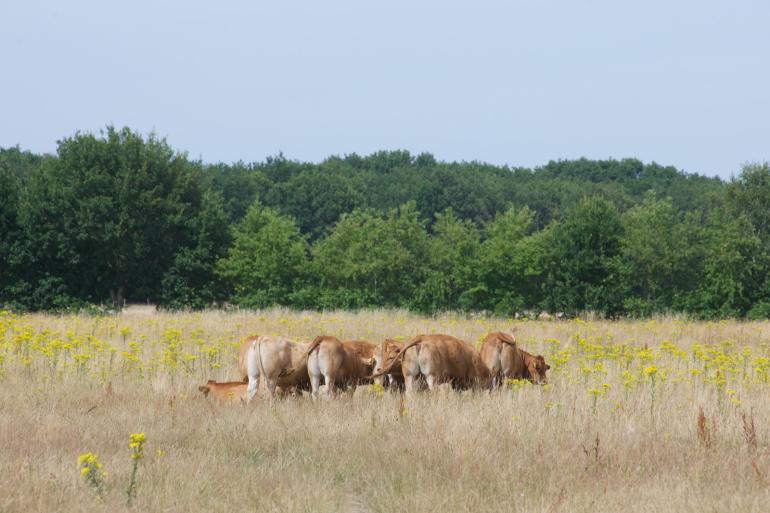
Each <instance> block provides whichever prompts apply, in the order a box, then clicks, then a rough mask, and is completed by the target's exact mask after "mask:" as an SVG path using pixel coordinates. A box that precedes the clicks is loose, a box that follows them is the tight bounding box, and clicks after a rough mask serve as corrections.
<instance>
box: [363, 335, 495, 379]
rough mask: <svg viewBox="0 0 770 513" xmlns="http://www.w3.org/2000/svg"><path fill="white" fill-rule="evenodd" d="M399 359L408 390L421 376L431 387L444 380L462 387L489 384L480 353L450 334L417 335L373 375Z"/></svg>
mask: <svg viewBox="0 0 770 513" xmlns="http://www.w3.org/2000/svg"><path fill="white" fill-rule="evenodd" d="M399 361H400V363H401V372H402V373H403V375H404V385H405V387H406V391H407V392H411V391H412V390H413V389H414V387H415V385H416V382H417V379H418V378H419V377H420V376H421V375H422V376H424V377H425V381H426V382H427V384H428V388H429V389H430V390H435V389H436V387H437V386H438V385H440V384H441V383H445V382H449V383H451V384H452V386H454V387H455V388H460V389H464V388H469V387H482V388H484V387H488V386H489V382H490V377H491V375H490V373H489V369H487V367H486V365H484V362H483V361H481V357H480V356H479V354H478V353H477V352H476V350H475V349H474V348H473V347H471V345H470V344H468V343H466V342H463V341H462V340H459V339H456V338H455V337H452V336H451V335H418V336H417V337H415V338H414V339H412V341H411V342H409V343H408V344H406V345H405V346H404V347H403V348H402V349H401V351H399V353H398V355H397V356H396V357H395V358H394V359H393V361H392V362H391V363H390V364H389V365H388V366H387V367H385V368H384V369H383V370H382V371H380V372H379V373H377V374H375V375H374V376H372V377H374V378H376V377H378V375H383V374H388V373H390V372H392V369H393V368H394V367H395V366H396V365H397V364H398V363H399Z"/></svg>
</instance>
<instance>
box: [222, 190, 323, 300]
mask: <svg viewBox="0 0 770 513" xmlns="http://www.w3.org/2000/svg"><path fill="white" fill-rule="evenodd" d="M307 265H308V259H307V243H306V241H305V237H304V236H303V235H302V234H301V233H300V232H299V230H298V229H297V226H296V224H295V223H294V220H293V219H291V218H289V217H286V216H283V215H281V214H279V213H278V212H277V211H275V210H273V209H271V208H268V207H264V206H262V204H261V203H260V202H259V200H257V201H255V202H254V204H253V205H252V206H251V208H249V210H248V212H247V213H246V217H244V218H243V220H242V221H241V222H240V223H239V224H238V225H237V226H236V227H235V228H234V230H233V244H232V246H231V247H230V249H229V250H228V252H227V256H226V257H224V258H222V259H221V260H220V261H219V262H218V264H217V274H218V275H219V276H220V277H221V278H222V279H223V281H224V282H225V284H226V286H227V287H228V290H229V292H230V294H231V296H230V299H231V301H232V302H233V303H235V304H237V305H240V306H245V307H249V308H263V307H267V306H271V305H275V304H278V305H291V304H292V303H293V302H295V300H296V299H295V296H294V294H295V293H296V292H297V291H299V290H300V289H301V288H302V285H303V279H304V276H305V273H306V268H307Z"/></svg>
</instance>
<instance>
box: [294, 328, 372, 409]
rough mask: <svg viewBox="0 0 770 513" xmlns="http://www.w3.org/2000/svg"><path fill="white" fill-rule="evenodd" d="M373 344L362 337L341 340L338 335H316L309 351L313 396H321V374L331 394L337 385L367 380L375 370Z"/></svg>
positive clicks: (308, 370)
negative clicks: (373, 369) (345, 340)
mask: <svg viewBox="0 0 770 513" xmlns="http://www.w3.org/2000/svg"><path fill="white" fill-rule="evenodd" d="M374 347H375V346H374V344H371V343H369V342H365V341H363V340H351V341H347V342H341V341H340V340H339V339H338V338H337V337H332V336H319V337H316V338H315V340H313V342H311V343H310V346H309V347H308V349H307V353H306V354H307V373H308V376H309V377H310V385H311V387H312V393H313V397H318V393H319V390H320V387H321V377H322V376H323V378H324V383H325V384H326V393H327V395H328V396H329V397H331V396H332V394H333V393H334V388H335V387H336V386H342V385H348V384H349V385H353V386H356V385H359V384H361V383H364V382H365V381H366V380H367V379H368V378H369V377H370V376H371V374H372V367H373V365H374V358H373V357H372V355H373V353H374Z"/></svg>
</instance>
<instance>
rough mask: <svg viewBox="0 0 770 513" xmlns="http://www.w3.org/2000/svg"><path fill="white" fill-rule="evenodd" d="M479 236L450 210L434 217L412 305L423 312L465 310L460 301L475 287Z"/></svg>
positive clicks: (473, 227)
mask: <svg viewBox="0 0 770 513" xmlns="http://www.w3.org/2000/svg"><path fill="white" fill-rule="evenodd" d="M480 247H481V246H480V236H479V231H478V230H477V229H476V226H475V225H474V224H473V223H472V222H470V221H467V220H462V219H459V218H458V217H457V216H456V215H455V213H454V212H453V211H452V209H451V208H450V209H447V210H445V211H444V212H442V213H439V214H436V221H435V223H434V224H433V236H432V237H431V238H430V240H429V242H428V261H427V264H428V271H427V277H426V279H425V281H423V282H422V283H421V284H420V286H419V287H418V289H417V292H416V295H415V305H416V306H417V307H418V308H419V309H420V310H422V311H424V312H435V311H438V310H451V309H457V308H468V307H471V308H472V307H473V306H474V305H468V304H462V302H461V301H460V298H461V297H462V296H463V294H466V293H467V292H469V291H470V290H471V289H472V288H473V287H474V286H475V285H476V275H477V260H478V256H479V249H480Z"/></svg>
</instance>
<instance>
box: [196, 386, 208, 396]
mask: <svg viewBox="0 0 770 513" xmlns="http://www.w3.org/2000/svg"><path fill="white" fill-rule="evenodd" d="M198 390H200V391H201V392H203V395H209V390H211V388H210V387H208V386H206V385H201V386H199V387H198Z"/></svg>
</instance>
